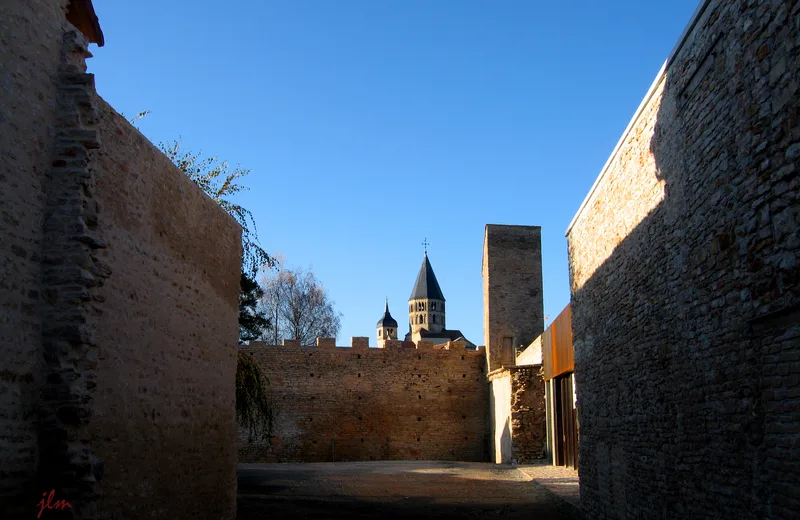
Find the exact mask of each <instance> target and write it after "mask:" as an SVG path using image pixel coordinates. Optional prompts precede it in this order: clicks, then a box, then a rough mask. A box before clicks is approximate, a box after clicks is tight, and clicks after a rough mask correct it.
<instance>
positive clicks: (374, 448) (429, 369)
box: [239, 342, 488, 462]
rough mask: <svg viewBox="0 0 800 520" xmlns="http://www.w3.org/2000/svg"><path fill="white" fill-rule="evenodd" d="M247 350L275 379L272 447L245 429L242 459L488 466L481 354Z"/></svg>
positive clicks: (281, 348) (397, 350)
mask: <svg viewBox="0 0 800 520" xmlns="http://www.w3.org/2000/svg"><path fill="white" fill-rule="evenodd" d="M421 344H422V345H421V347H422V348H420V349H414V348H407V347H393V348H383V349H376V348H365V347H356V346H355V345H354V347H355V348H340V347H300V346H294V345H286V346H267V345H263V344H258V343H256V344H254V343H253V342H251V343H250V345H249V346H247V347H240V348H241V349H242V350H243V351H245V352H247V353H249V354H251V355H252V356H253V357H254V359H255V360H256V361H257V362H258V364H259V366H260V367H261V369H262V370H263V371H264V373H265V375H266V376H267V377H268V378H269V381H270V384H269V386H268V390H269V393H270V396H271V399H272V401H273V402H274V403H275V410H276V414H275V431H274V434H273V439H272V444H271V445H269V444H267V443H266V442H260V441H258V440H255V441H253V442H248V440H249V439H248V435H247V433H246V432H244V431H240V432H239V462H325V461H332V460H335V461H341V460H464V461H486V460H487V455H488V454H487V445H488V438H487V435H488V428H487V419H488V417H487V410H488V385H487V383H486V376H485V370H484V353H483V349H479V350H477V351H468V350H461V351H458V350H434V349H433V345H432V344H429V343H425V342H421Z"/></svg>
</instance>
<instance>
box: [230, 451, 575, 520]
mask: <svg viewBox="0 0 800 520" xmlns="http://www.w3.org/2000/svg"><path fill="white" fill-rule="evenodd" d="M238 475H239V501H238V519H239V520H257V519H258V520H260V519H264V520H267V519H269V520H281V519H348V520H354V519H375V520H386V519H388V518H435V519H453V520H455V519H459V520H477V519H486V518H493V519H499V518H503V519H511V520H516V519H523V518H524V519H525V520H532V519H535V520H549V519H553V520H556V519H558V520H578V519H582V518H583V517H582V516H581V515H580V514H579V512H578V510H577V509H576V508H575V507H574V506H572V505H570V504H568V503H567V502H564V501H562V500H561V499H559V498H557V497H556V496H555V495H553V494H552V493H550V492H549V491H547V490H546V489H545V488H543V487H542V486H540V485H539V484H537V483H536V482H533V481H532V480H531V479H530V478H529V477H528V476H527V475H525V474H524V473H523V472H521V471H519V470H518V469H516V468H514V467H511V466H505V465H495V464H488V463H475V462H405V461H387V462H336V463H333V462H331V463H318V464H240V465H239V471H238Z"/></svg>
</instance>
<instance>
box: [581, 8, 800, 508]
mask: <svg viewBox="0 0 800 520" xmlns="http://www.w3.org/2000/svg"><path fill="white" fill-rule="evenodd" d="M789 4H790V3H789V2H785V3H780V5H777V6H775V7H770V8H769V9H771V10H772V11H771V12H766V11H765V10H763V9H762V10H761V11H760V12H756V11H757V8H756V7H750V8H748V9H746V10H745V11H743V12H739V7H738V6H733V5H731V6H725V5H722V6H719V7H717V5H716V3H715V2H711V6H710V7H709V8H708V9H707V10H706V12H704V13H701V15H700V16H699V22H698V24H697V25H696V26H695V27H694V29H692V30H691V31H690V36H689V38H687V43H686V44H685V45H684V48H682V49H680V50H679V51H678V52H677V54H676V55H675V56H676V58H675V60H674V61H673V62H672V63H671V64H670V65H669V67H668V69H667V74H666V75H665V77H664V79H663V80H662V82H661V84H660V85H659V86H658V87H657V88H656V89H655V91H654V97H653V100H652V101H651V102H650V103H649V107H645V108H644V110H643V112H642V114H641V117H640V118H639V120H638V122H637V123H635V124H634V128H633V129H632V132H631V135H630V136H629V137H628V138H626V140H625V143H624V144H623V145H622V147H621V148H620V149H619V150H618V154H617V158H616V159H615V160H614V161H612V162H613V163H614V164H616V165H617V166H614V164H612V169H611V170H609V172H608V174H607V175H606V177H605V178H604V179H603V180H602V181H601V182H600V183H599V184H598V186H597V190H596V191H595V193H594V195H593V198H592V199H591V200H590V202H591V203H590V204H587V206H586V207H585V209H584V210H583V214H582V215H579V217H578V218H577V219H576V222H575V225H574V226H573V227H572V228H571V229H570V231H569V233H568V236H569V258H570V276H571V284H572V310H573V321H572V323H573V332H574V338H575V376H576V386H577V388H578V391H579V399H580V403H579V407H578V409H579V414H580V425H581V442H580V475H581V495H582V503H583V505H584V508H585V509H586V511H587V512H588V513H589V514H593V515H596V516H597V517H603V516H606V515H607V516H609V517H615V518H616V517H642V516H644V517H668V518H674V517H677V518H701V517H702V518H766V517H769V518H788V517H790V516H791V514H792V513H791V511H797V510H800V501H798V499H797V497H796V496H792V495H791V494H790V491H789V490H791V489H798V486H800V469H799V468H798V466H797V465H791V464H789V463H788V462H787V461H788V460H793V454H792V452H791V449H790V447H789V446H791V443H789V442H787V440H788V439H790V438H794V439H796V433H795V434H793V436H792V434H791V432H793V431H794V432H796V428H797V424H798V423H800V413H799V412H798V410H800V406H799V405H800V396H797V387H798V376H797V375H796V374H794V375H791V374H790V373H789V372H790V371H789V367H790V364H789V362H790V361H792V360H795V363H796V360H797V359H800V346H798V345H800V319H798V310H797V309H798V307H797V305H798V302H800V294H799V293H798V289H797V288H798V286H799V285H800V267H799V266H800V261H798V260H800V258H798V251H799V250H800V248H799V247H798V246H799V245H800V232H799V231H798V224H797V217H798V211H800V206H799V205H798V197H797V184H798V181H797V174H796V173H795V161H796V159H797V157H798V156H800V144H798V142H799V141H800V130H798V118H800V110H799V109H798V87H797V85H798V82H800V73H798V70H797V67H794V66H793V65H790V64H793V63H797V59H798V45H800V44H799V43H798V42H800V40H798V39H797V37H796V35H797V30H798V27H797V25H798V23H800V19H798V18H797V17H796V16H794V17H791V18H790V17H789V9H790V7H789ZM793 5H794V6H795V7H794V9H795V11H797V2H794V3H793ZM743 9H744V8H743ZM765 13H766V14H765ZM744 26H747V27H749V28H748V29H747V30H743V29H742V27H744ZM662 89H663V91H662ZM659 100H660V102H659ZM648 125H649V126H648ZM649 127H652V134H651V135H650V134H649V133H648V132H649ZM648 151H649V154H648V153H647V152H648ZM613 168H616V169H615V170H614V169H613ZM654 201H657V202H656V203H655V204H653V202H654ZM642 213H643V214H642ZM631 222H633V223H635V224H630V223H631ZM626 226H627V227H626ZM604 248H605V249H604ZM595 258H605V260H603V261H601V262H599V265H594V264H593V262H594V263H595V264H596V263H597V262H595V261H594V259H595ZM793 366H794V365H792V367H793ZM791 389H793V390H791ZM791 396H794V397H791ZM794 459H796V456H795V457H794Z"/></svg>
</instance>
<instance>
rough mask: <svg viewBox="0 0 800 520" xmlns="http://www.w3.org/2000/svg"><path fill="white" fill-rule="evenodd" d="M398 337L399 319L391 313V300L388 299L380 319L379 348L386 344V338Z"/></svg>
mask: <svg viewBox="0 0 800 520" xmlns="http://www.w3.org/2000/svg"><path fill="white" fill-rule="evenodd" d="M390 339H397V321H396V320H395V319H394V318H392V315H391V314H389V300H388V298H387V300H386V309H385V310H384V311H383V318H381V319H380V320H378V348H384V347H385V346H386V340H390Z"/></svg>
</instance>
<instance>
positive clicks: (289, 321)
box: [262, 269, 342, 345]
mask: <svg viewBox="0 0 800 520" xmlns="http://www.w3.org/2000/svg"><path fill="white" fill-rule="evenodd" d="M262 288H263V291H264V296H263V297H262V304H263V310H264V312H265V314H266V315H267V316H269V317H270V327H271V329H272V330H271V334H270V335H269V337H270V339H272V341H273V343H274V344H278V342H279V341H280V340H281V339H291V340H297V341H299V342H300V344H301V345H313V344H315V342H316V339H317V338H318V337H320V338H335V337H336V336H337V335H338V334H339V329H340V328H341V319H342V315H341V313H339V312H336V310H335V308H334V302H333V301H332V300H331V299H330V298H329V297H328V293H327V291H326V290H325V288H324V287H323V286H322V284H321V283H320V282H319V281H318V280H317V278H316V277H315V276H314V273H312V272H311V271H304V270H302V269H295V270H292V269H278V270H277V271H275V272H273V273H271V274H269V275H267V276H266V277H265V278H264V279H263V280H262Z"/></svg>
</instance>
